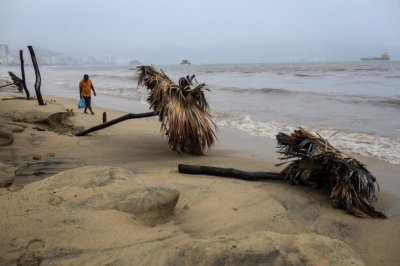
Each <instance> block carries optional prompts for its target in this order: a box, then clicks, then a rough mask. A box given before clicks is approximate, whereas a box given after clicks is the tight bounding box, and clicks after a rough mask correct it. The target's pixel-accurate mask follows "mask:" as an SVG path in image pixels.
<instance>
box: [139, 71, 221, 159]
mask: <svg viewBox="0 0 400 266" xmlns="http://www.w3.org/2000/svg"><path fill="white" fill-rule="evenodd" d="M136 74H137V75H136V78H137V80H138V85H140V86H144V87H146V88H147V89H148V90H149V93H150V94H149V96H148V98H147V102H148V103H149V104H150V108H152V109H153V110H154V112H155V113H156V114H157V115H158V116H159V121H160V122H161V130H163V131H164V132H165V134H166V135H167V138H168V144H169V146H170V148H171V149H172V150H173V151H177V152H187V153H190V154H195V155H203V150H204V149H205V147H208V148H210V147H211V146H212V145H213V144H214V137H215V133H214V128H215V127H216V125H215V123H214V122H213V120H212V116H211V114H210V113H209V111H210V108H209V105H208V102H207V100H206V98H205V95H204V90H208V89H207V88H206V87H205V86H206V85H205V83H197V80H196V78H195V75H192V76H189V75H187V76H186V77H181V78H180V79H179V82H178V84H176V83H175V82H173V81H172V80H171V79H170V78H169V77H168V76H167V75H166V74H165V73H164V72H163V71H162V70H157V69H156V68H154V67H152V66H138V67H137V72H136ZM194 81H196V83H194Z"/></svg>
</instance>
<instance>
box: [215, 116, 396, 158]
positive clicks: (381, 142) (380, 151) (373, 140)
mask: <svg viewBox="0 0 400 266" xmlns="http://www.w3.org/2000/svg"><path fill="white" fill-rule="evenodd" d="M216 120H217V125H218V126H227V127H232V128H236V129H239V130H241V131H245V132H247V133H250V134H252V135H255V136H262V137H269V138H273V139H275V136H276V134H278V133H279V132H283V133H286V134H289V133H291V132H293V130H295V129H296V128H297V127H294V126H290V125H284V124H280V123H275V122H260V121H255V120H253V119H251V118H250V117H249V116H245V117H243V118H242V119H240V120H230V119H228V118H227V117H223V115H220V116H218V115H217V117H216ZM304 128H305V129H307V130H309V131H310V132H318V134H320V135H321V136H322V137H324V138H327V139H328V141H329V142H330V143H331V144H332V145H333V146H335V147H337V148H339V149H342V150H344V151H348V152H353V153H357V154H361V155H364V156H369V157H375V158H379V159H381V160H384V161H387V162H390V163H393V164H400V140H399V139H394V138H389V137H382V136H376V135H372V134H367V133H362V132H346V131H339V132H338V130H335V129H330V128H311V127H306V126H305V127H304ZM336 132H337V133H336ZM335 133H336V134H335ZM332 135H334V136H332ZM330 136H332V137H330Z"/></svg>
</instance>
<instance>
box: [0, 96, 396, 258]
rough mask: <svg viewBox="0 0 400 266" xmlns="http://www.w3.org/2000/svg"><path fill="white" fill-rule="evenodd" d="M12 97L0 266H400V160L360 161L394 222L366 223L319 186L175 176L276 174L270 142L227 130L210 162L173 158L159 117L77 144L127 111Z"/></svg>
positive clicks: (6, 106)
mask: <svg viewBox="0 0 400 266" xmlns="http://www.w3.org/2000/svg"><path fill="white" fill-rule="evenodd" d="M16 96H21V94H17V93H12V92H4V91H3V92H1V93H0V98H1V100H0V129H1V130H2V131H6V132H10V134H11V135H12V138H13V141H12V143H10V144H8V145H4V146H0V163H1V165H0V167H2V169H4V170H3V171H4V173H6V170H7V171H11V172H13V171H15V178H14V180H13V181H12V182H11V183H12V184H11V183H8V185H6V186H5V187H4V188H0V216H1V218H0V235H1V237H0V264H1V265H15V264H18V263H19V264H20V265H39V264H40V265H397V264H398V262H399V261H400V253H399V252H398V251H399V249H400V215H399V214H400V204H399V202H400V201H399V199H400V192H399V191H400V182H399V180H398V173H400V167H399V166H398V165H394V164H390V163H387V162H383V161H380V160H377V159H371V158H368V157H363V156H359V155H354V156H355V157H356V158H357V159H359V160H360V161H362V162H364V163H366V164H367V168H368V169H369V170H370V171H371V172H372V173H373V174H374V175H375V176H376V177H377V179H378V183H379V185H380V191H378V192H377V201H376V202H374V203H373V205H374V207H375V208H376V209H377V210H379V211H382V212H383V213H385V214H386V215H387V216H388V219H386V220H381V219H360V218H357V217H354V216H351V215H348V214H346V213H345V212H344V211H342V210H340V209H335V208H333V207H332V206H331V202H330V200H329V197H328V196H327V195H326V194H325V193H324V192H323V191H321V190H318V189H313V188H306V187H298V186H291V185H289V184H288V183H284V182H271V181H262V182H261V181H260V182H259V181H257V182H249V181H242V180H236V179H230V178H221V177H212V176H205V175H198V176H195V175H184V174H180V173H178V170H177V166H178V164H179V163H185V164H198V165H210V166H218V167H233V168H238V169H242V170H249V171H273V172H278V171H279V170H280V168H277V167H275V166H274V165H275V164H276V163H278V160H277V157H279V156H278V154H277V153H276V147H275V146H276V144H275V142H274V141H272V140H269V139H267V138H262V137H256V136H250V135H248V134H246V133H244V132H239V131H237V130H234V129H228V128H224V127H221V128H219V130H218V132H217V137H218V141H217V143H216V145H215V146H214V147H213V148H212V149H211V150H206V151H205V152H206V155H205V156H193V155H188V154H177V153H174V152H172V151H171V150H170V149H169V147H168V143H167V139H166V138H165V137H163V136H162V134H161V133H160V123H159V122H158V118H157V117H151V118H144V119H135V120H128V121H125V122H122V123H119V124H117V125H114V126H112V127H109V128H107V129H104V130H101V131H97V132H95V133H91V134H89V135H88V136H84V137H76V136H74V133H75V132H78V131H79V130H82V129H83V128H88V127H91V126H94V125H97V124H100V123H101V122H102V114H103V112H107V117H108V120H111V119H113V118H116V117H118V116H121V115H123V114H125V113H122V112H118V111H115V110H112V109H106V108H101V107H99V106H96V105H95V106H94V111H95V112H96V114H95V115H93V116H92V115H87V114H84V113H83V111H82V110H78V109H77V108H76V100H73V99H68V98H63V97H59V96H51V95H44V99H45V101H46V103H47V104H46V105H45V106H39V105H38V103H37V101H36V100H30V101H28V100H20V99H10V100H4V99H5V98H12V97H16ZM71 109H72V111H71ZM54 114H56V115H54ZM43 121H44V122H43ZM3 139H4V138H3ZM146 206H147V207H146ZM149 206H150V207H149ZM29 263H32V264H29ZM35 263H36V264H35Z"/></svg>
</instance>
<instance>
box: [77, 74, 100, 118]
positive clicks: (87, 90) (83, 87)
mask: <svg viewBox="0 0 400 266" xmlns="http://www.w3.org/2000/svg"><path fill="white" fill-rule="evenodd" d="M92 90H93V95H94V96H96V91H95V90H94V87H93V83H92V81H91V80H90V79H89V75H88V74H85V75H84V76H83V79H82V80H81V81H80V82H79V95H80V98H81V99H82V98H83V100H84V101H85V103H86V107H85V114H87V109H88V108H89V110H90V112H91V114H92V115H94V112H93V110H92V105H91V96H92Z"/></svg>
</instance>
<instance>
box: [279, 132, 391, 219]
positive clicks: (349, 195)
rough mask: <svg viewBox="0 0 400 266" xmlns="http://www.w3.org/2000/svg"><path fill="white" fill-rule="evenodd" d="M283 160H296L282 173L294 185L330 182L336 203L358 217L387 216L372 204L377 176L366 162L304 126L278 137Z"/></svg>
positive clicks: (326, 183)
mask: <svg viewBox="0 0 400 266" xmlns="http://www.w3.org/2000/svg"><path fill="white" fill-rule="evenodd" d="M276 138H277V141H278V147H279V153H281V154H283V155H284V157H283V158H280V159H281V160H290V159H295V160H294V161H290V162H288V163H289V164H288V165H287V166H286V168H285V169H283V170H282V172H281V175H282V177H283V178H284V179H285V180H289V181H290V182H291V183H292V184H300V185H314V184H318V185H327V187H328V188H329V192H330V198H331V200H332V202H333V205H334V206H335V207H337V208H340V209H343V210H344V211H346V212H347V213H349V214H353V215H355V216H358V217H367V216H369V217H373V218H386V216H385V215H384V214H383V213H381V212H379V211H376V210H375V209H374V208H373V207H372V206H371V204H370V202H371V201H372V200H375V199H376V197H375V189H376V188H379V187H378V184H377V183H376V178H375V177H374V176H373V175H372V174H371V173H370V172H369V171H368V170H367V169H366V168H365V165H364V164H362V163H360V162H359V161H357V160H356V159H354V158H353V157H351V156H349V155H347V154H345V153H344V152H342V151H340V150H338V149H337V148H335V147H333V146H332V145H331V144H329V142H328V141H327V140H325V139H323V138H322V137H320V136H316V135H314V134H311V133H310V132H308V131H307V130H305V129H303V128H299V129H298V130H295V131H294V132H293V133H292V134H290V135H287V134H284V133H279V134H278V135H277V136H276Z"/></svg>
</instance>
